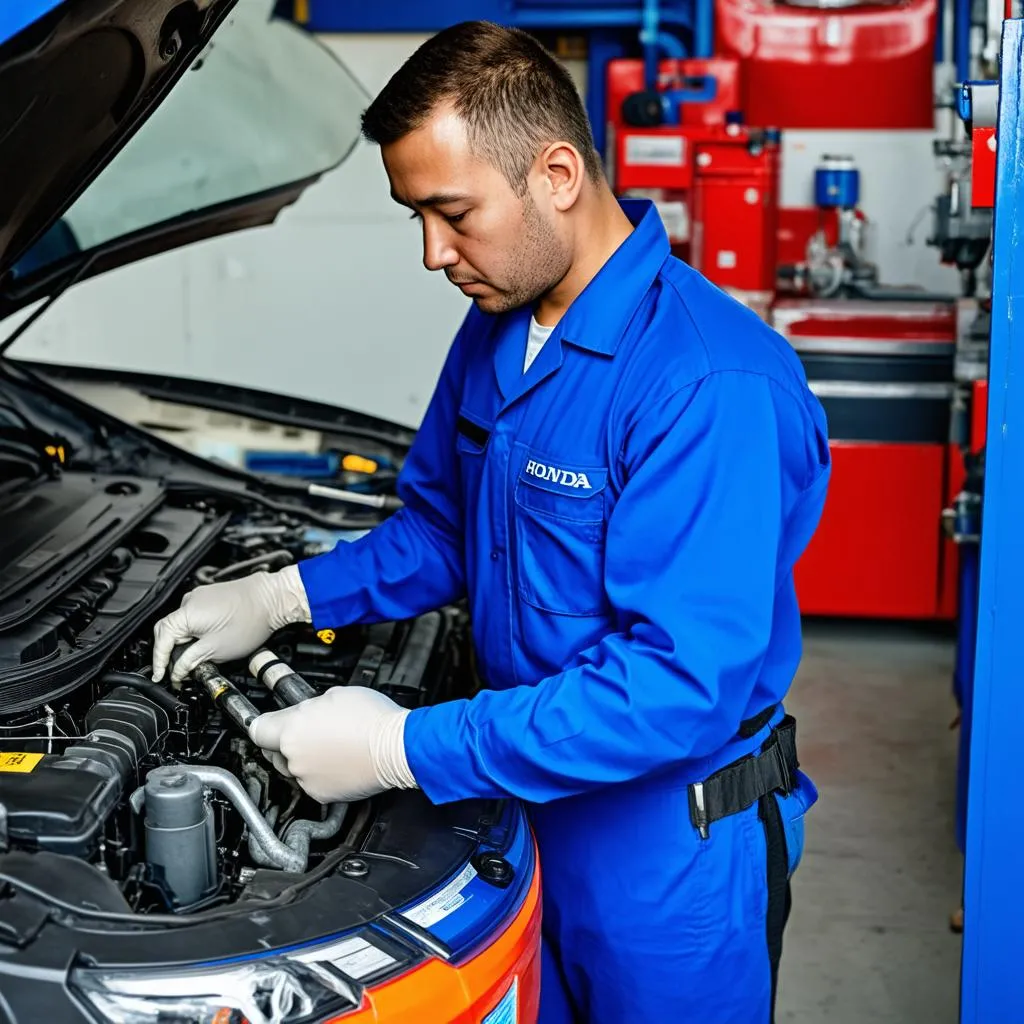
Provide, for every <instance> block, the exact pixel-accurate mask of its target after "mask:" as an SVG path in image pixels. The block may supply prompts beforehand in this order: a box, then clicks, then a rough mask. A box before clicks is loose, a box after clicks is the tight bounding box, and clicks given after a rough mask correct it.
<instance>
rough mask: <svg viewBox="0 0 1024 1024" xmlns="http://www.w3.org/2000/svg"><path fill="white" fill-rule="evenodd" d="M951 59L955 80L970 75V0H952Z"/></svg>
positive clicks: (964, 78)
mask: <svg viewBox="0 0 1024 1024" xmlns="http://www.w3.org/2000/svg"><path fill="white" fill-rule="evenodd" d="M953 60H954V61H955V62H956V80H957V81H958V82H966V81H967V80H968V79H969V78H970V77H971V0H953Z"/></svg>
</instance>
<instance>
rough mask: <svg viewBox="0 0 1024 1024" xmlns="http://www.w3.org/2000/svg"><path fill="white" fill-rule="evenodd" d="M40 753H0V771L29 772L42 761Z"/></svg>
mask: <svg viewBox="0 0 1024 1024" xmlns="http://www.w3.org/2000/svg"><path fill="white" fill-rule="evenodd" d="M42 759H43V755H42V754H21V753H19V754H15V753H3V754H0V772H31V771H34V770H35V767H36V765H37V764H39V762H40V761H42Z"/></svg>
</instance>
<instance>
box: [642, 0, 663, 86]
mask: <svg viewBox="0 0 1024 1024" xmlns="http://www.w3.org/2000/svg"><path fill="white" fill-rule="evenodd" d="M640 18H641V21H640V45H641V46H642V47H643V52H644V87H645V88H646V89H647V90H648V91H653V90H654V89H657V87H658V32H659V27H658V26H659V11H658V0H644V3H643V9H642V11H641V15H640Z"/></svg>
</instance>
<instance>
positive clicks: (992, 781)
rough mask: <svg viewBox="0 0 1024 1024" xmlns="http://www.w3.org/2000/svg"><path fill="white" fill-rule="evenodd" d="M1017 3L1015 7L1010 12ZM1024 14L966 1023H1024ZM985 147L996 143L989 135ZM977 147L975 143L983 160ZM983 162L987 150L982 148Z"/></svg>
mask: <svg viewBox="0 0 1024 1024" xmlns="http://www.w3.org/2000/svg"><path fill="white" fill-rule="evenodd" d="M1010 13H1011V11H1009V10H1008V11H1007V14H1010ZM1022 81H1024V21H1021V20H1020V19H1019V18H1008V19H1007V20H1006V21H1005V22H1004V25H1003V42H1002V61H1001V69H1000V83H999V108H998V122H997V127H996V134H995V137H996V140H997V146H996V150H995V161H996V173H995V182H996V190H995V225H994V234H993V278H992V327H991V335H990V342H989V359H988V367H989V372H988V379H989V389H988V422H987V429H986V435H987V438H986V441H987V443H986V455H985V483H984V491H983V505H982V518H981V548H980V583H979V588H980V589H979V597H978V621H977V648H976V654H975V671H974V692H973V700H972V707H971V710H972V736H971V751H970V775H969V786H968V809H967V853H966V863H965V876H964V946H963V966H962V976H961V1021H962V1022H963V1024H991V1022H996V1021H1007V1022H1009V1021H1019V1020H1024V971H1022V970H1021V966H1020V951H1021V948H1022V947H1024V888H1022V887H1021V871H1020V866H1021V860H1022V853H1024V814H1022V812H1021V800H1020V793H1019V790H1018V789H1017V782H1018V773H1019V769H1018V764H1017V758H1018V757H1019V756H1020V754H1021V752H1022V750H1024V529H1022V518H1024V327H1022V321H1021V316H1022V311H1024V248H1022V246H1021V245H1020V242H1019V240H1018V234H1019V232H1020V231H1021V228H1022V226H1024V113H1022V111H1021V101H1022ZM986 145H987V143H986ZM978 156H979V154H978V152H977V147H976V151H975V159H976V160H977V158H978ZM981 157H982V159H985V155H984V154H981Z"/></svg>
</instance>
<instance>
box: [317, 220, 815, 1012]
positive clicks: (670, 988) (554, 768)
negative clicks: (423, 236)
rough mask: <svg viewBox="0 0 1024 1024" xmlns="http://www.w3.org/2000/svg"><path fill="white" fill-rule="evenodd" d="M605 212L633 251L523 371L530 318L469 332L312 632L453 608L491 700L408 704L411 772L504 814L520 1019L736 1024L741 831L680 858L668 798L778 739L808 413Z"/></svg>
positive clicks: (322, 585) (808, 474)
mask: <svg viewBox="0 0 1024 1024" xmlns="http://www.w3.org/2000/svg"><path fill="white" fill-rule="evenodd" d="M622 207H623V209H624V210H625V212H626V214H627V216H628V217H629V218H630V220H631V222H632V223H633V225H634V230H633V231H632V233H631V234H630V235H629V237H628V238H627V239H626V241H625V242H624V243H623V244H622V245H621V246H620V247H619V249H618V250H617V251H616V252H615V253H614V254H613V255H612V257H611V258H610V259H609V260H608V261H607V263H606V264H605V265H604V267H603V268H602V269H601V271H600V272H599V273H598V275H597V276H596V277H595V278H594V279H593V280H592V281H591V283H590V284H589V285H588V286H587V288H586V289H585V290H584V291H583V292H582V293H581V294H580V295H579V296H578V298H577V299H576V300H575V301H574V302H573V304H572V305H571V306H570V307H569V309H568V310H567V311H566V313H565V315H564V316H563V317H562V319H561V321H560V322H559V323H558V325H557V327H556V328H555V329H554V331H553V332H552V334H551V335H550V337H549V339H548V341H547V343H546V344H545V346H544V348H543V349H542V350H541V352H540V354H539V355H538V356H537V357H536V359H535V361H534V362H533V364H532V365H531V366H530V368H529V370H528V371H527V372H526V373H525V374H524V372H523V356H524V350H525V345H526V339H527V334H528V329H529V323H530V316H531V311H530V310H529V309H521V310H517V311H512V312H509V313H505V314H502V315H498V316H489V315H486V314H483V313H481V312H479V311H477V310H476V309H473V310H471V311H470V313H469V314H468V316H467V317H466V320H465V322H464V323H463V325H462V327H461V329H460V331H459V333H458V335H457V336H456V338H455V341H454V344H453V345H452V348H451V351H450V353H449V355H448V358H447V361H446V363H445V366H444V368H443V371H442V373H441V377H440V380H439V383H438V385H437V389H436V392H435V394H434V396H433V399H432V401H431V403H430V406H429V408H428V411H427V413H426V415H425V418H424V420H423V424H422V427H421V429H420V431H419V433H418V435H417V438H416V441H415V443H414V444H413V446H412V449H411V451H410V453H409V456H408V458H407V460H406V462H405V465H404V467H403V470H402V473H401V475H400V479H399V484H398V493H399V495H400V497H401V498H402V499H403V502H404V507H403V508H402V509H401V510H400V511H399V512H397V513H396V514H395V515H394V516H392V517H391V518H390V519H389V520H387V521H386V522H385V523H383V524H382V525H381V526H380V527H378V528H377V529H375V530H374V531H372V532H371V533H370V534H369V535H367V536H366V537H365V538H363V539H361V540H359V541H357V542H355V543H352V544H342V545H340V546H339V547H338V548H337V549H336V550H334V551H333V552H330V553H328V554H325V555H321V556H319V557H317V558H314V559H311V560H309V561H307V562H305V563H303V564H302V565H301V566H300V571H301V574H302V579H303V581H304V584H305V588H306V591H307V594H308V597H309V600H310V605H311V609H312V613H313V621H314V623H315V624H316V626H317V627H324V626H333V625H338V624H340V623H352V622H364V623H368V622H374V621H378V620H384V619H403V618H408V617H411V616H413V615H417V614H420V613H422V612H425V611H427V610H429V609H432V608H436V607H438V606H440V605H442V604H445V603H447V602H451V601H454V600H456V599H458V598H461V597H463V596H465V595H468V597H469V601H470V609H471V612H472V617H473V634H474V641H475V646H476V649H477V653H478V661H479V667H480V672H481V675H482V677H483V679H484V680H485V681H486V683H487V686H488V689H487V690H485V691H483V692H481V693H479V694H477V695H476V696H475V697H473V698H472V699H470V700H457V701H453V702H451V703H445V704H442V705H439V706H436V707H430V708H422V709H417V710H414V711H413V712H412V713H411V714H410V715H409V717H408V719H407V721H406V726H405V746H406V753H407V756H408V760H409V765H410V767H411V769H412V771H413V773H414V774H415V777H416V779H417V781H418V783H419V785H420V786H421V787H422V789H423V790H424V791H425V792H426V794H427V796H428V797H429V798H430V799H431V800H432V801H434V802H435V803H444V802H447V801H452V800H460V799H465V798H470V797H506V796H513V797H518V798H520V799H522V800H524V801H526V803H527V806H528V810H529V813H530V818H531V821H532V824H533V827H534V829H535V832H536V836H537V840H538V845H539V849H540V856H541V868H542V873H543V879H544V936H545V946H544V973H543V981H542V996H541V1002H542V1011H541V1020H542V1021H544V1022H552V1024H553V1022H556V1021H569V1020H577V1021H594V1022H601V1024H627V1022H632V1021H636V1022H643V1024H652V1022H666V1024H669V1022H672V1024H682V1022H687V1021H695V1022H697V1021H699V1022H700V1024H726V1022H730V1024H756V1022H759V1021H760V1022H767V1021H768V1020H769V1019H770V1016H771V1013H772V1010H771V1004H772V1000H773V976H772V974H773V972H772V967H771V963H770V958H769V949H768V947H769V944H770V940H771V938H772V937H771V935H768V934H766V931H767V932H770V930H771V929H770V927H769V924H768V919H769V917H770V916H771V915H770V914H769V907H768V902H769V900H768V894H767V885H766V866H765V861H766V845H767V839H766V830H765V828H764V827H763V823H762V821H761V820H760V819H759V815H758V808H757V807H756V806H754V807H751V808H750V809H749V810H747V811H743V812H741V813H737V814H733V815H731V816H730V817H727V818H725V819H723V820H721V821H718V822H716V823H715V824H714V825H712V827H711V829H710V834H709V835H708V837H707V838H702V837H701V835H700V834H699V832H698V830H697V829H696V828H694V826H693V825H692V824H691V819H690V808H689V798H688V786H689V785H690V784H691V783H695V782H698V781H701V780H703V779H705V778H706V777H707V776H709V775H710V774H712V773H713V772H715V771H716V770H717V769H719V768H721V767H723V766H724V765H726V764H729V763H731V762H733V761H735V760H737V759H738V758H740V757H743V756H744V755H746V754H749V753H751V752H755V751H757V750H758V749H759V747H760V746H761V745H762V744H763V743H764V742H765V740H766V739H767V738H768V736H769V734H770V732H771V730H772V728H773V726H774V725H775V724H777V723H778V721H779V719H780V718H781V716H782V708H781V701H782V699H783V697H784V696H785V694H786V691H787V689H788V688H789V686H790V683H791V681H792V679H793V675H794V673H795V671H796V668H797V664H798V662H799V659H800V654H801V632H800V619H799V612H798V607H797V600H796V593H795V589H794V583H793V565H794V563H795V562H796V560H797V558H798V557H799V556H800V554H801V552H802V551H803V549H804V547H805V546H806V544H807V542H808V540H809V539H810V537H811V535H812V533H813V531H814V529H815V527H816V525H817V522H818V519H819V516H820V514H821V510H822V505H823V502H824V498H825V490H826V485H827V480H828V474H829V465H830V462H829V452H828V444H827V433H826V424H825V417H824V413H823V411H822V409H821V406H820V405H819V403H818V401H817V399H816V398H815V397H814V396H813V395H812V393H811V392H810V390H809V389H808V386H807V381H806V377H805V375H804V372H803V369H802V367H801V365H800V362H799V361H798V359H797V358H796V356H795V355H794V353H793V352H792V350H791V349H790V347H789V346H788V345H787V344H786V342H785V341H784V340H783V339H782V338H780V337H779V336H778V335H777V334H776V333H775V332H774V331H772V330H771V329H770V328H768V327H767V326H766V325H765V324H764V323H763V322H762V321H761V320H760V319H758V318H757V317H756V316H755V315H754V314H753V313H752V312H750V311H749V310H747V309H746V308H745V307H743V306H742V305H740V304H739V303H737V302H735V301H734V300H733V299H732V298H730V297H728V296H726V295H725V294H724V293H723V292H721V291H720V290H718V289H717V288H716V287H714V286H713V285H711V284H710V283H709V282H707V281H706V280H705V279H704V278H703V277H701V276H700V275H699V274H698V273H696V272H695V271H694V270H692V269H691V268H689V267H688V266H686V265H685V264H684V263H682V262H680V261H679V260H677V259H676V258H675V257H673V256H672V255H671V254H670V249H669V242H668V238H667V236H666V234H665V231H664V229H663V227H662V224H661V221H660V219H659V216H658V213H657V211H656V210H655V209H654V207H653V206H652V205H651V204H650V203H648V202H645V201H623V203H622ZM772 706H778V707H777V710H776V712H775V714H774V715H773V716H772V718H771V721H770V723H769V724H768V725H766V726H764V727H763V728H761V729H760V730H759V731H758V732H757V733H756V734H754V735H753V736H748V737H746V738H741V737H740V735H739V734H740V731H741V730H740V726H741V723H742V722H743V721H744V720H748V719H751V718H752V717H754V716H756V715H757V714H758V713H760V712H762V711H763V710H764V709H767V708H771V707H772ZM815 797H816V794H815V793H814V790H813V785H812V784H811V783H810V781H809V780H808V779H807V778H806V777H805V776H803V775H802V774H801V775H800V776H799V781H798V785H797V787H796V790H795V792H794V793H793V794H792V795H791V796H788V797H785V798H783V797H778V798H777V799H778V802H779V804H780V806H781V807H782V819H783V821H784V824H785V826H786V838H787V839H788V846H789V850H788V856H789V868H790V869H791V868H792V867H793V866H795V862H796V860H797V859H798V857H799V852H800V849H801V845H802V814H803V811H804V810H805V809H806V807H807V806H809V805H810V803H812V802H813V800H814V799H815ZM776 916H777V915H776Z"/></svg>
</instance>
